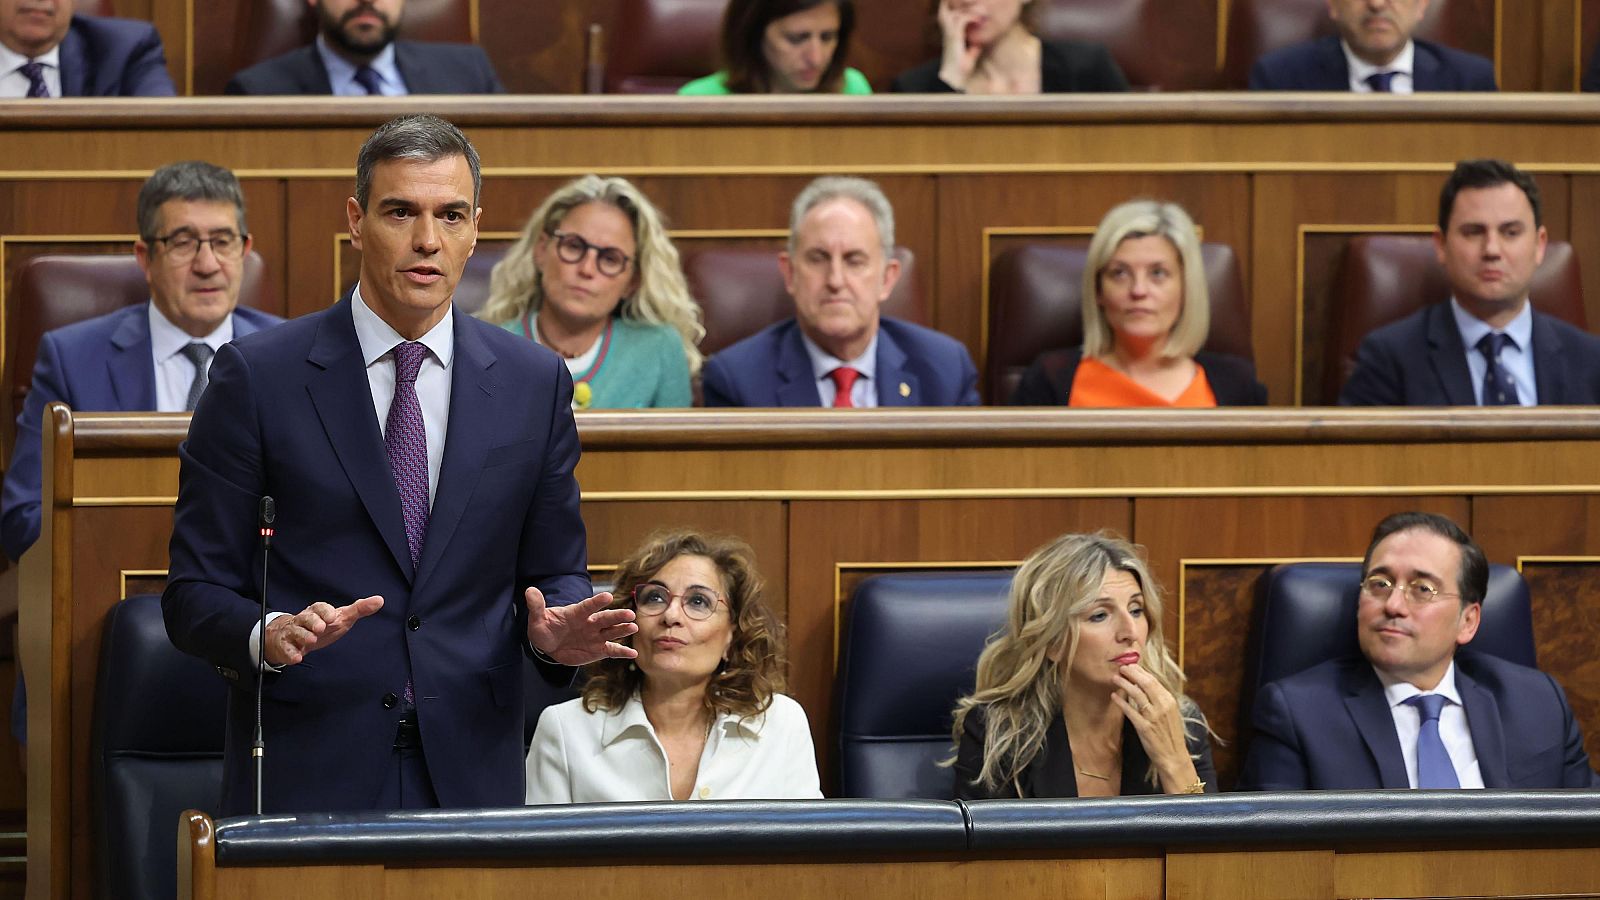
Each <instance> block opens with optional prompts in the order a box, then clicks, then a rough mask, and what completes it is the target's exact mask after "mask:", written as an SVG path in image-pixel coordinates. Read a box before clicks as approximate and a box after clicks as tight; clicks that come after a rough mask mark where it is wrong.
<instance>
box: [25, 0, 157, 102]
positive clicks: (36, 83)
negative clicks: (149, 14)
mask: <svg viewBox="0 0 1600 900" xmlns="http://www.w3.org/2000/svg"><path fill="white" fill-rule="evenodd" d="M72 10H73V0H0V99H8V98H15V97H171V96H173V95H174V94H176V93H177V91H175V90H174V89H173V87H172V78H171V77H170V76H168V75H167V57H166V54H165V53H163V52H162V49H161V36H160V35H159V34H157V33H156V29H155V26H153V25H151V24H150V23H149V22H140V21H136V20H134V19H111V18H105V17H103V16H77V15H73V13H72Z"/></svg>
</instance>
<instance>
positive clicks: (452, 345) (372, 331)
mask: <svg viewBox="0 0 1600 900" xmlns="http://www.w3.org/2000/svg"><path fill="white" fill-rule="evenodd" d="M455 315H456V307H455V303H453V302H452V303H451V304H450V308H449V309H447V310H445V313H444V318H442V319H440V320H439V323H438V324H437V325H434V326H433V327H432V328H430V329H428V333H427V334H425V335H423V336H422V337H421V338H419V343H421V344H422V345H423V346H425V347H427V348H428V350H429V351H430V352H432V353H433V357H434V359H437V360H438V361H439V365H441V366H444V367H445V368H446V369H448V368H450V361H451V359H452V358H453V356H454V354H455V349H456V332H455ZM350 318H351V319H352V320H353V321H354V322H355V326H356V340H357V341H358V342H360V344H361V361H362V362H363V363H365V364H366V365H368V366H371V365H372V364H373V363H375V362H377V361H378V359H379V358H381V357H382V356H383V355H384V354H385V353H388V352H389V351H391V350H393V349H394V345H395V344H398V343H400V342H401V341H404V340H406V338H405V337H404V336H403V335H401V334H400V332H398V331H395V330H394V327H393V326H392V325H390V324H389V323H388V322H385V321H384V320H383V319H382V318H380V317H379V316H378V314H377V313H375V312H373V311H372V307H370V306H368V305H367V302H366V301H365V300H363V299H361V285H359V284H357V285H356V286H355V288H354V289H353V290H351V291H350Z"/></svg>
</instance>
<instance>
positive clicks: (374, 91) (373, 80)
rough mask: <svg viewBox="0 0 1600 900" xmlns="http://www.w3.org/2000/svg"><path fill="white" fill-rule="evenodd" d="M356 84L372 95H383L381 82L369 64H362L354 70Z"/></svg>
mask: <svg viewBox="0 0 1600 900" xmlns="http://www.w3.org/2000/svg"><path fill="white" fill-rule="evenodd" d="M356 84H359V85H361V87H362V88H363V89H364V90H366V92H367V93H369V94H371V95H372V96H374V97H381V96H383V82H381V81H379V80H378V73H377V72H374V71H373V70H372V67H371V66H362V67H361V68H359V69H357V70H356Z"/></svg>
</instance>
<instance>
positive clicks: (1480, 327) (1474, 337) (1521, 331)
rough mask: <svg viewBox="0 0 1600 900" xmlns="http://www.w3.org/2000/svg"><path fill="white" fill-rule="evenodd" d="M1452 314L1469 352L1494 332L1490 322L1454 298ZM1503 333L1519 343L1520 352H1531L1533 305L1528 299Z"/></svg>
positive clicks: (1523, 301)
mask: <svg viewBox="0 0 1600 900" xmlns="http://www.w3.org/2000/svg"><path fill="white" fill-rule="evenodd" d="M1450 314H1451V315H1453V316H1455V320H1456V330H1457V331H1459V332H1461V343H1462V345H1464V346H1465V347H1466V348H1467V349H1468V350H1474V349H1476V348H1477V346H1478V342H1479V341H1481V340H1483V336H1484V335H1486V334H1488V333H1489V332H1491V331H1494V329H1493V328H1490V327H1489V323H1488V322H1485V321H1484V320H1482V319H1480V318H1478V317H1477V316H1475V315H1473V314H1472V313H1469V312H1467V311H1466V309H1465V308H1464V307H1462V305H1461V304H1460V302H1458V301H1457V300H1456V298H1454V297H1451V298H1450ZM1501 332H1502V333H1504V334H1506V335H1509V336H1510V338H1511V339H1512V340H1513V341H1516V342H1517V349H1518V350H1520V351H1522V352H1523V353H1528V352H1529V350H1528V348H1529V347H1532V346H1533V304H1532V303H1530V302H1529V301H1528V298H1526V297H1524V298H1522V311H1521V312H1519V313H1517V317H1516V318H1515V319H1512V320H1511V321H1510V322H1509V323H1507V324H1506V327H1505V328H1503V329H1501Z"/></svg>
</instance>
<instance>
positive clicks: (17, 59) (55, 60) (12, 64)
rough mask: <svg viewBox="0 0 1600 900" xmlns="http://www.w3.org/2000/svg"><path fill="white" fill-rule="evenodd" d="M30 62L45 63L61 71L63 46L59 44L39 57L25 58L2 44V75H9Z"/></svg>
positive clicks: (0, 61)
mask: <svg viewBox="0 0 1600 900" xmlns="http://www.w3.org/2000/svg"><path fill="white" fill-rule="evenodd" d="M29 61H32V62H37V63H44V64H45V65H47V66H49V67H50V68H52V69H55V70H56V71H60V70H61V45H60V44H59V43H58V44H56V45H55V46H54V47H51V48H50V49H49V50H46V51H45V52H44V53H41V54H40V55H38V56H23V55H22V54H21V53H18V52H17V51H15V50H13V49H11V48H10V47H7V46H6V45H4V44H0V75H9V74H11V73H12V72H15V71H16V70H18V69H20V68H22V67H23V66H25V65H27V64H28V62H29Z"/></svg>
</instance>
